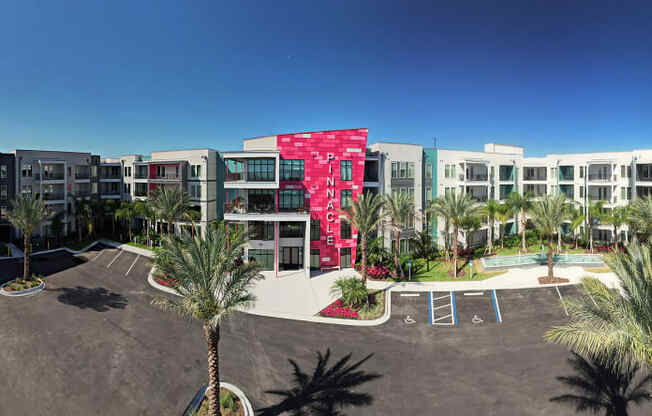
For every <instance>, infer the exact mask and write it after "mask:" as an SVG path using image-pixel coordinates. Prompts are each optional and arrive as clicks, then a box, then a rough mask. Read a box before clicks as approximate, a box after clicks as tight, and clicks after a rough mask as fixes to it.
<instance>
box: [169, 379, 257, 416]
mask: <svg viewBox="0 0 652 416" xmlns="http://www.w3.org/2000/svg"><path fill="white" fill-rule="evenodd" d="M220 387H223V388H225V389H227V390H229V391H231V393H233V394H235V395H236V397H237V398H238V400H240V403H241V404H242V408H243V410H244V414H245V416H254V408H253V406H252V405H251V402H250V401H249V399H248V398H247V396H246V395H245V394H244V392H243V391H242V390H240V389H239V388H238V387H236V386H235V385H233V384H231V383H227V382H224V381H220ZM207 391H208V386H204V387H202V388H201V389H199V391H198V392H197V393H196V394H195V396H194V397H193V398H192V400H191V401H190V403H189V404H188V406H187V407H186V410H184V411H183V415H182V416H192V415H193V414H194V413H195V412H196V411H197V410H198V409H199V406H200V405H201V402H202V401H203V400H204V397H206V392H207Z"/></svg>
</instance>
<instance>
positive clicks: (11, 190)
mask: <svg viewBox="0 0 652 416" xmlns="http://www.w3.org/2000/svg"><path fill="white" fill-rule="evenodd" d="M15 177H16V157H15V156H14V155H13V154H12V153H0V242H5V243H6V242H10V241H11V236H12V227H11V224H10V223H9V221H8V219H7V210H8V209H9V201H11V200H12V199H14V198H15V195H16V179H15ZM0 255H3V254H0Z"/></svg>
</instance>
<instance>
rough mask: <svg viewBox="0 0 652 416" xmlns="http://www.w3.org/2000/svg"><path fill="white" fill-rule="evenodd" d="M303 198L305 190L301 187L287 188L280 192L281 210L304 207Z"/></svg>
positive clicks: (279, 202)
mask: <svg viewBox="0 0 652 416" xmlns="http://www.w3.org/2000/svg"><path fill="white" fill-rule="evenodd" d="M303 200H304V195H303V191H302V190H300V189H299V190H297V189H285V190H283V191H279V192H278V204H279V209H280V210H281V211H288V210H295V209H299V208H303Z"/></svg>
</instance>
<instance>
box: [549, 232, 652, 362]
mask: <svg viewBox="0 0 652 416" xmlns="http://www.w3.org/2000/svg"><path fill="white" fill-rule="evenodd" d="M651 255H652V253H651V250H650V246H647V245H641V244H639V242H638V241H637V240H636V239H635V240H634V241H633V242H631V243H630V244H629V245H628V246H627V252H626V253H621V252H616V253H615V254H614V255H613V257H611V258H609V259H607V263H608V264H609V266H610V267H611V269H612V270H613V271H614V273H615V274H616V276H617V277H618V283H619V286H620V288H621V291H622V295H621V292H619V291H617V290H610V289H608V288H607V287H606V286H605V285H604V284H603V283H602V282H600V281H599V280H598V279H595V278H590V277H585V278H584V279H583V280H582V289H583V292H584V294H585V295H586V296H582V297H577V298H573V297H570V298H566V299H565V300H564V301H565V305H566V308H567V310H568V313H569V315H570V322H569V323H567V324H565V325H560V326H554V327H553V328H551V329H550V330H548V332H547V333H546V335H545V337H546V339H547V340H548V341H550V342H555V343H558V344H564V345H566V346H567V347H569V348H570V349H572V350H574V351H577V352H578V353H579V354H582V355H585V356H600V357H602V358H603V359H606V358H608V357H610V356H611V354H612V353H614V354H616V359H617V362H619V363H623V364H627V363H632V362H636V363H639V364H641V365H642V366H647V365H648V364H649V363H650V362H652V314H651V313H650V311H652V294H651V293H650V292H651V291H652V256H651Z"/></svg>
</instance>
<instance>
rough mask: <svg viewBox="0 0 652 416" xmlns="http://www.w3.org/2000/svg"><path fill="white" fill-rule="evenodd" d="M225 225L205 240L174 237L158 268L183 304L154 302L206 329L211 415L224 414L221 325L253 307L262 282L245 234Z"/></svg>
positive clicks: (213, 229) (158, 258)
mask: <svg viewBox="0 0 652 416" xmlns="http://www.w3.org/2000/svg"><path fill="white" fill-rule="evenodd" d="M228 237H229V242H228V243H227V225H226V224H224V223H223V222H222V223H219V224H218V225H217V226H216V227H211V228H210V229H209V230H207V231H206V232H205V233H204V235H203V236H202V235H201V234H197V235H196V236H195V237H194V238H193V237H191V236H190V235H189V234H188V233H182V234H181V238H172V237H171V236H168V237H166V238H165V239H164V244H163V246H162V250H161V252H160V253H158V254H157V255H156V257H155V260H154V262H155V264H156V266H157V267H158V268H159V269H160V270H161V272H162V273H163V274H164V275H165V276H174V280H172V281H171V283H172V286H173V288H174V290H175V291H176V292H177V293H178V294H179V295H181V297H182V299H181V300H173V299H169V298H156V299H155V300H154V301H153V302H152V303H153V304H155V305H157V306H159V307H161V308H163V309H166V310H170V311H173V312H176V313H177V314H179V315H180V316H183V317H188V318H193V319H198V320H200V321H201V322H202V325H203V328H204V338H205V340H206V344H207V345H208V378H209V391H208V399H209V405H210V414H211V415H219V414H220V400H219V380H220V367H219V342H220V324H221V323H222V321H223V320H224V319H225V318H226V317H227V316H229V315H231V314H232V313H233V312H234V311H236V310H240V309H243V308H246V307H248V306H250V305H251V303H252V302H253V301H254V300H255V297H254V296H253V295H252V294H251V286H252V284H253V283H254V280H256V279H259V278H260V277H261V276H260V274H259V272H258V271H259V268H258V266H257V265H256V263H255V262H251V263H243V262H242V260H241V259H242V254H243V250H244V246H245V244H246V238H245V236H244V235H243V234H242V233H241V232H238V231H236V232H233V231H231V232H230V233H229V235H228Z"/></svg>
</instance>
